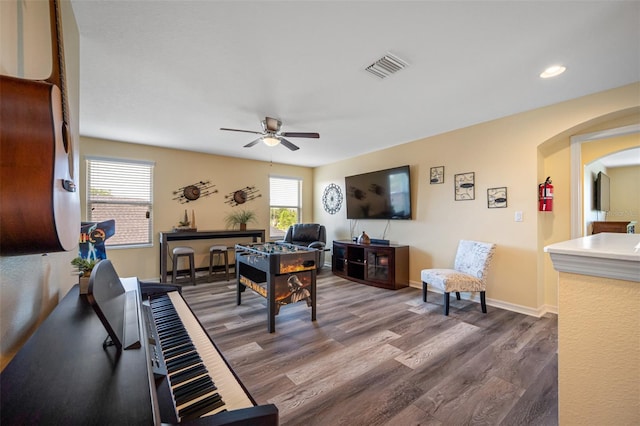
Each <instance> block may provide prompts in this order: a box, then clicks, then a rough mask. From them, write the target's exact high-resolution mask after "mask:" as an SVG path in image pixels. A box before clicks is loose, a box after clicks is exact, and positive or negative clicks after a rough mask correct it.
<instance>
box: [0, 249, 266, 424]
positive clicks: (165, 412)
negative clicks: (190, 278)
mask: <svg viewBox="0 0 640 426" xmlns="http://www.w3.org/2000/svg"><path fill="white" fill-rule="evenodd" d="M103 262H104V261H103ZM101 263H102V262H101ZM134 280H135V279H134ZM135 283H136V286H137V280H135ZM138 292H139V294H141V292H140V289H139V286H138ZM137 300H138V303H139V304H140V305H139V308H140V311H141V312H142V314H141V315H140V324H139V332H140V336H141V341H142V342H143V344H142V345H141V347H139V348H133V349H128V350H121V351H117V350H116V348H115V347H113V346H111V347H107V348H106V349H103V347H102V344H103V340H104V337H105V335H106V331H105V329H104V327H103V326H102V324H101V322H100V320H99V319H98V317H97V316H96V314H95V313H94V311H93V309H92V307H91V305H90V304H89V303H88V301H87V299H86V298H85V297H84V295H79V291H78V286H77V285H76V286H75V287H74V288H72V290H71V291H70V292H69V293H68V294H67V295H66V296H65V297H64V298H63V299H62V301H61V302H60V303H59V304H58V306H57V307H56V308H55V309H54V311H53V312H52V313H51V314H50V315H49V317H48V318H47V319H46V320H45V321H44V322H43V323H42V324H41V326H40V327H39V328H38V330H36V332H35V333H34V334H33V336H32V337H31V338H30V339H29V340H28V341H27V343H26V344H25V345H24V346H23V347H22V348H21V350H20V351H19V352H18V353H17V354H16V356H15V357H14V358H13V359H12V361H11V362H10V363H9V364H8V365H7V366H6V368H5V369H4V370H3V371H2V373H1V374H0V392H1V398H2V399H1V401H2V406H1V407H0V424H2V425H3V426H4V425H13V424H20V425H24V424H42V423H47V424H83V425H92V424H95V425H98V424H99V425H109V424H114V425H120V424H136V425H138V424H140V425H146V424H148V425H152V424H162V423H167V424H176V423H181V424H198V425H201V424H204V425H207V424H210V425H225V424H233V425H252V426H253V425H265V426H273V425H277V424H278V409H277V408H276V407H275V406H274V405H272V404H267V405H257V404H256V402H255V401H254V400H253V398H252V397H251V395H250V394H249V392H248V391H247V390H246V389H245V387H244V386H243V385H242V383H241V382H240V380H239V379H238V377H237V376H236V374H235V373H234V372H233V370H232V369H231V367H230V366H229V365H228V363H227V362H226V360H225V359H224V357H223V356H222V354H221V353H220V352H219V350H218V349H217V347H216V346H215V344H214V343H213V342H212V341H211V339H210V338H209V336H208V334H207V333H206V331H205V330H204V329H203V327H202V325H201V324H200V323H199V321H198V319H197V318H196V317H195V315H193V313H192V312H191V309H190V308H189V306H188V305H187V304H186V302H185V301H184V299H183V298H182V296H181V295H180V294H179V293H178V292H177V291H171V292H168V293H166V294H154V295H153V296H151V297H150V298H149V300H145V301H143V300H142V299H141V298H138V299H137ZM154 305H155V310H156V312H155V313H154V312H153V311H154V308H153V307H154ZM150 321H151V322H150ZM154 330H156V331H157V332H155V333H154ZM165 354H166V355H165Z"/></svg>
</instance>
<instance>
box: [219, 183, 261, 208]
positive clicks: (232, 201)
mask: <svg viewBox="0 0 640 426" xmlns="http://www.w3.org/2000/svg"><path fill="white" fill-rule="evenodd" d="M258 191H259V190H258V189H256V187H255V186H245V187H244V188H241V189H238V190H237V191H233V192H230V193H229V194H228V195H225V196H224V198H225V201H224V202H225V203H227V204H229V205H230V206H232V207H235V206H237V205H239V204H244V203H246V202H247V201H251V200H255V199H256V198H259V197H262V194H258Z"/></svg>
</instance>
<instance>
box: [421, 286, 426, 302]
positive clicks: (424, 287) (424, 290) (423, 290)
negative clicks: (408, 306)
mask: <svg viewBox="0 0 640 426" xmlns="http://www.w3.org/2000/svg"><path fill="white" fill-rule="evenodd" d="M422 301H423V302H426V301H427V283H425V282H424V281H422Z"/></svg>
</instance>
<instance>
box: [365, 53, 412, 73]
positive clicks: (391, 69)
mask: <svg viewBox="0 0 640 426" xmlns="http://www.w3.org/2000/svg"><path fill="white" fill-rule="evenodd" d="M407 65H408V64H407V63H406V62H405V61H403V60H402V59H400V58H398V57H396V56H393V55H392V54H390V53H387V54H386V55H384V56H383V57H382V58H380V59H378V60H377V61H375V62H374V63H373V64H371V65H369V66H368V67H367V68H366V69H365V70H366V71H368V72H370V73H371V74H373V75H375V76H376V77H379V78H386V77H389V76H390V75H391V74H395V73H397V72H398V71H400V70H401V69H403V68H405V67H406V66H407Z"/></svg>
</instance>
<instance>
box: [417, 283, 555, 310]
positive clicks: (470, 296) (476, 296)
mask: <svg viewBox="0 0 640 426" xmlns="http://www.w3.org/2000/svg"><path fill="white" fill-rule="evenodd" d="M409 286H411V287H413V288H417V289H420V291H422V283H421V282H420V283H419V282H415V281H411V282H409ZM427 290H428V291H431V292H434V293H439V294H443V291H442V290H440V289H439V288H433V287H431V286H428V287H427ZM460 298H461V299H465V300H471V301H472V302H476V303H480V293H478V292H474V293H460ZM486 301H487V306H493V307H495V308H500V309H506V310H508V311H512V312H517V313H519V314H524V315H529V316H532V317H536V318H540V317H542V316H543V315H545V314H547V313H549V314H555V315H557V314H558V307H557V306H551V305H542V306H540V307H539V308H537V309H535V308H530V307H528V306H522V305H517V304H515V303H509V302H504V301H502V300H496V299H490V298H487V300H486Z"/></svg>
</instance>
